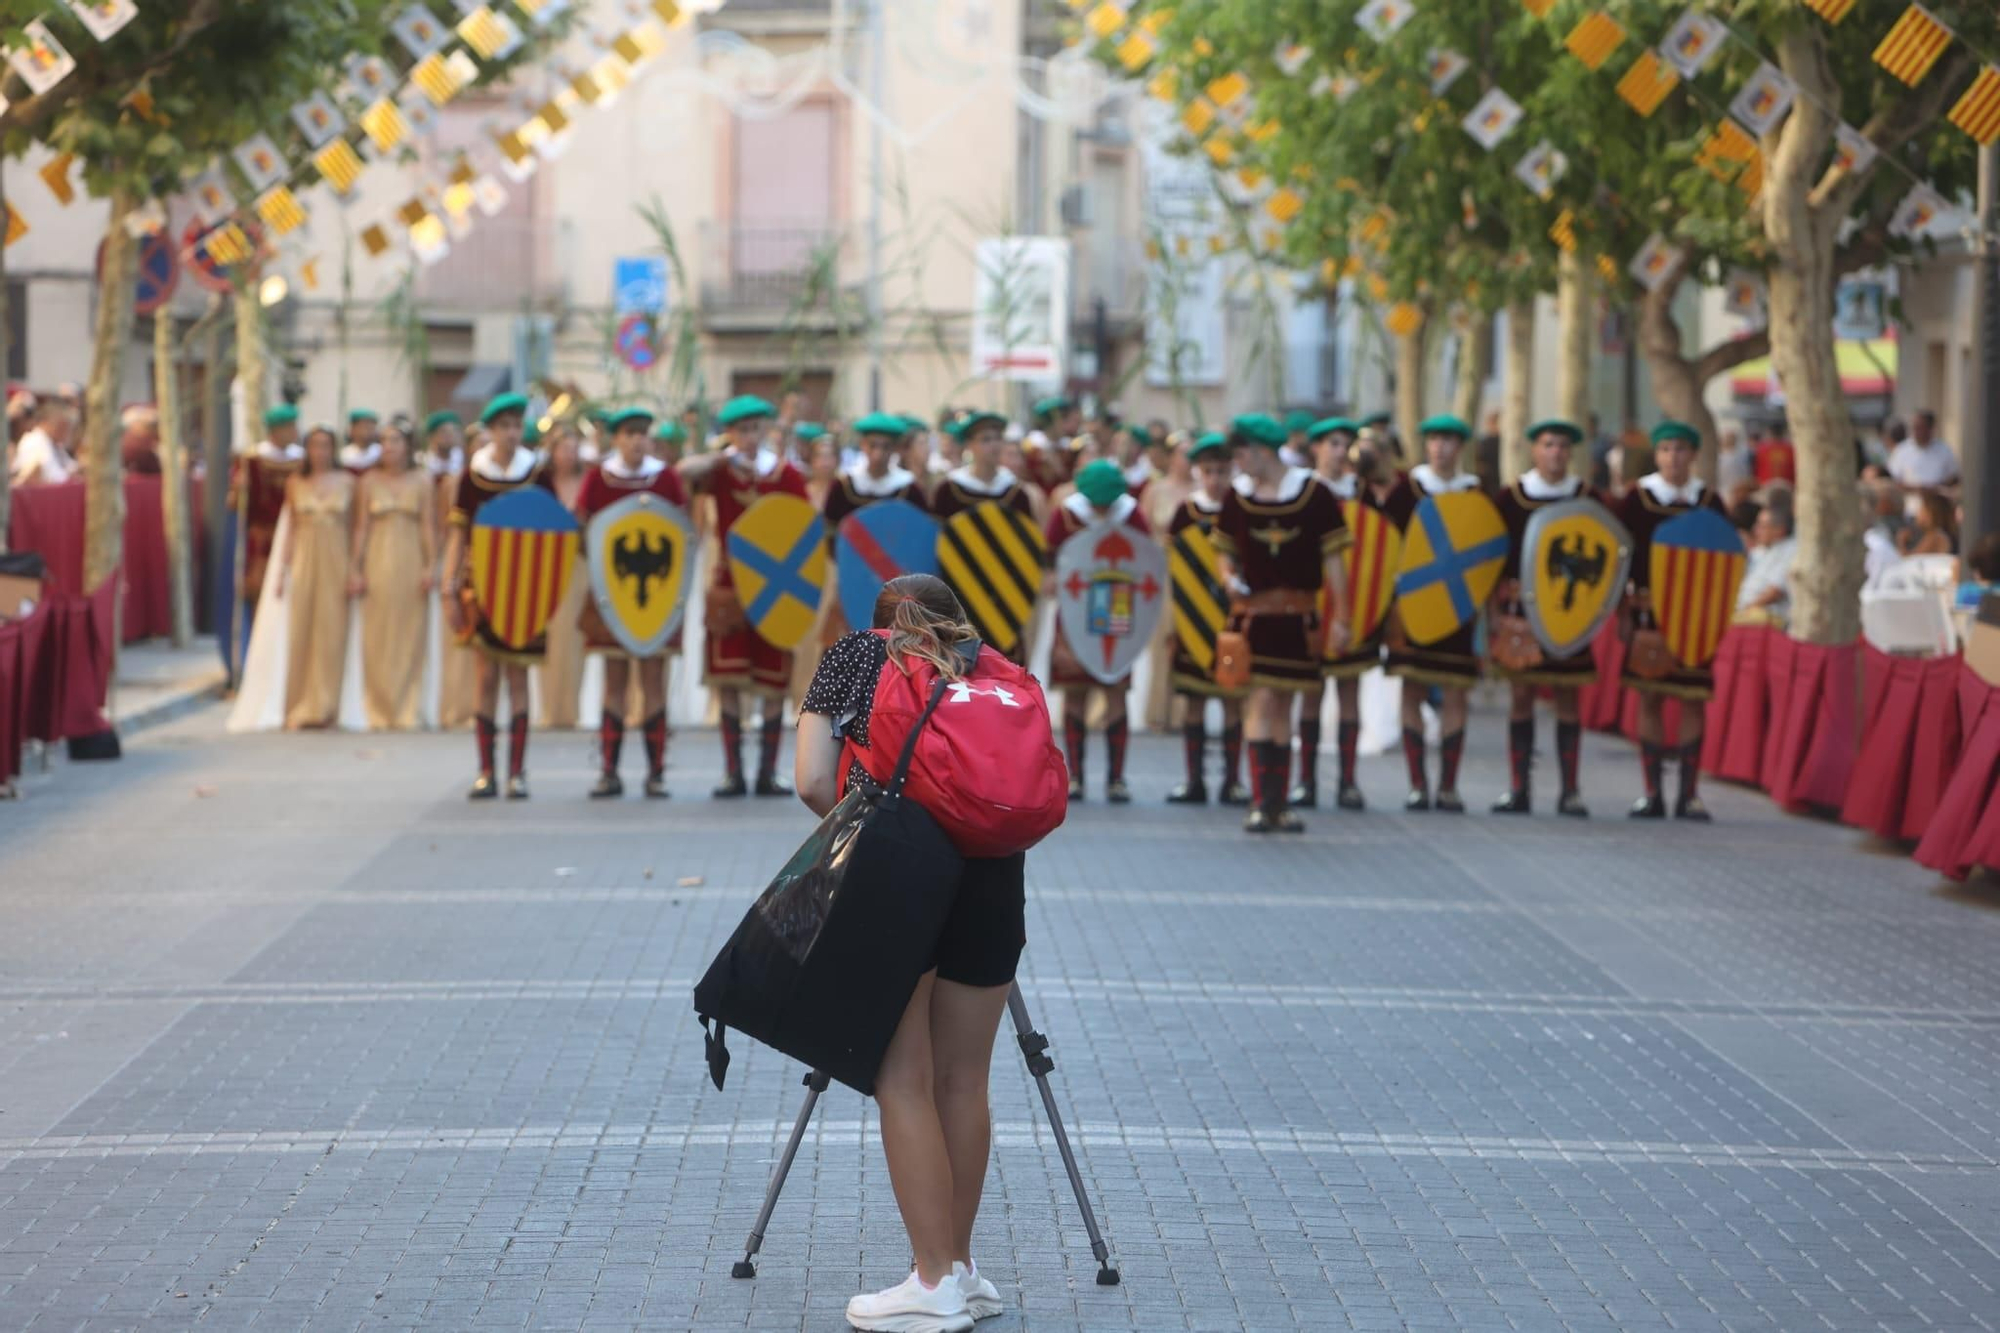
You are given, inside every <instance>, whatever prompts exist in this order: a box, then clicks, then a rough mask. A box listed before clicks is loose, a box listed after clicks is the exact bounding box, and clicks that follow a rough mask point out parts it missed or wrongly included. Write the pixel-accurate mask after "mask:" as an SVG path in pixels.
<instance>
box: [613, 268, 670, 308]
mask: <svg viewBox="0 0 2000 1333" xmlns="http://www.w3.org/2000/svg"><path fill="white" fill-rule="evenodd" d="M611 301H612V306H613V308H614V309H615V310H616V312H617V313H618V314H621V315H652V314H658V313H659V312H660V311H662V310H664V309H666V307H667V261H666V260H665V259H664V258H663V257H661V256H659V255H641V256H639V257H638V258H631V259H617V260H613V261H612V266H611Z"/></svg>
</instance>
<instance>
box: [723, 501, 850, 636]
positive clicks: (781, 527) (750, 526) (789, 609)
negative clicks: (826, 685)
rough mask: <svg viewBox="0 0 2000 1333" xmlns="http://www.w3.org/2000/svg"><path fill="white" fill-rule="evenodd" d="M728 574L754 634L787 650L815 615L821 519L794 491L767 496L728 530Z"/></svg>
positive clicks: (822, 580)
mask: <svg viewBox="0 0 2000 1333" xmlns="http://www.w3.org/2000/svg"><path fill="white" fill-rule="evenodd" d="M729 579H730V582H731V583H732V584H734V585H735V588H736V595H737V597H739V598H741V599H742V602H743V618H744V619H745V620H748V621H749V622H750V628H752V629H754V630H756V631H757V637H758V638H760V639H762V640H763V641H764V642H766V643H768V644H770V645H771V646H772V647H773V648H781V649H784V650H785V651H787V652H789V651H791V650H792V649H794V648H796V647H798V646H799V645H800V644H801V643H804V642H805V640H806V636H807V635H809V634H811V633H812V631H813V626H814V624H816V623H817V622H818V620H819V599H820V589H821V588H823V587H825V586H826V524H824V523H822V522H821V521H820V517H819V514H818V512H817V511H816V510H814V509H813V507H812V506H811V505H810V504H808V503H807V502H806V501H804V500H801V499H799V498H798V497H797V496H796V495H767V496H765V497H764V498H763V499H761V500H759V501H758V502H757V503H756V504H753V505H751V506H750V507H749V508H748V509H746V510H744V511H743V516H742V517H741V518H739V519H737V520H736V524H735V526H734V527H732V528H730V529H729Z"/></svg>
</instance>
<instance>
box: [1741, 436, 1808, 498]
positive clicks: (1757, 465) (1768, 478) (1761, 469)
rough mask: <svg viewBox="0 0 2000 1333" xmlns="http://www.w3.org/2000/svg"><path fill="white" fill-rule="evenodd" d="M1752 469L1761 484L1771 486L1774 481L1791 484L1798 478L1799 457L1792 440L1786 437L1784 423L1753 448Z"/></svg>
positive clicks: (1751, 455)
mask: <svg viewBox="0 0 2000 1333" xmlns="http://www.w3.org/2000/svg"><path fill="white" fill-rule="evenodd" d="M1750 470H1751V472H1752V474H1753V475H1754V476H1755V477H1756V478H1757V484H1758V485H1759V486H1769V485H1770V484H1771V483H1772V482H1774V481H1781V482H1783V483H1785V484H1786V485H1787V486H1789V485H1791V484H1792V483H1793V482H1794V481H1796V480H1798V457H1797V455H1796V454H1795V453H1794V452H1793V450H1792V442H1791V441H1790V440H1788V439H1786V438H1785V432H1784V426H1783V424H1782V423H1780V424H1779V425H1778V426H1776V427H1774V428H1773V429H1772V431H1771V433H1770V434H1769V435H1767V436H1765V437H1764V438H1763V439H1762V440H1761V441H1759V442H1758V444H1757V447H1756V448H1755V449H1753V450H1751V453H1750Z"/></svg>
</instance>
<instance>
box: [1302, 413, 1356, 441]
mask: <svg viewBox="0 0 2000 1333" xmlns="http://www.w3.org/2000/svg"><path fill="white" fill-rule="evenodd" d="M1337 430H1344V431H1346V432H1347V433H1348V434H1349V435H1359V434H1360V433H1361V427H1359V426H1357V425H1355V424H1354V422H1352V421H1350V420H1348V419H1347V418H1346V417H1328V418H1327V419H1326V420H1324V421H1315V422H1313V424H1312V428H1311V429H1310V430H1308V431H1307V432H1306V438H1307V439H1308V440H1323V439H1325V438H1326V437H1327V436H1329V435H1331V434H1333V433H1334V432H1335V431H1337Z"/></svg>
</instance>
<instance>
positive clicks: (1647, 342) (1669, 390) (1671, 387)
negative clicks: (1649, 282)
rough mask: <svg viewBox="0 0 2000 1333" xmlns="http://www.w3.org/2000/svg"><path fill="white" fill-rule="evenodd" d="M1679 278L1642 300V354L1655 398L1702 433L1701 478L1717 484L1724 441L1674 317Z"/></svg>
mask: <svg viewBox="0 0 2000 1333" xmlns="http://www.w3.org/2000/svg"><path fill="white" fill-rule="evenodd" d="M1680 285H1681V284H1680V280H1679V279H1678V278H1676V279H1674V280H1672V281H1669V282H1662V283H1661V284H1660V285H1659V286H1658V287H1657V288H1655V289H1654V290H1652V291H1650V292H1647V293H1646V294H1645V296H1644V297H1643V298H1642V299H1641V300H1640V302H1639V354H1640V355H1641V356H1643V357H1645V358H1646V369H1647V370H1648V371H1650V372H1651V374H1652V377H1653V397H1654V398H1655V399H1656V400H1657V401H1658V402H1659V404H1660V411H1662V412H1664V413H1665V414H1666V415H1667V416H1669V417H1672V418H1673V419H1674V420H1676V421H1685V422H1687V423H1688V425H1690V426H1693V427H1694V428H1695V429H1696V430H1698V431H1700V432H1701V458H1700V462H1699V464H1698V466H1699V467H1700V469H1701V478H1702V480H1703V481H1705V482H1707V483H1708V484H1709V485H1711V486H1712V485H1714V484H1715V459H1716V451H1717V449H1718V447H1719V445H1720V440H1719V438H1718V434H1717V431H1716V426H1715V414H1714V413H1713V412H1710V411H1709V410H1708V402H1707V400H1706V399H1705V398H1704V397H1703V396H1702V388H1703V385H1704V379H1703V377H1702V376H1701V375H1699V374H1698V373H1697V371H1696V369H1695V363H1694V362H1693V361H1691V360H1689V359H1688V357H1687V355H1686V354H1685V352H1684V350H1683V348H1682V346H1681V327H1680V322H1679V321H1678V320H1676V319H1675V318H1674V293H1675V292H1677V291H1679V290H1680Z"/></svg>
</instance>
